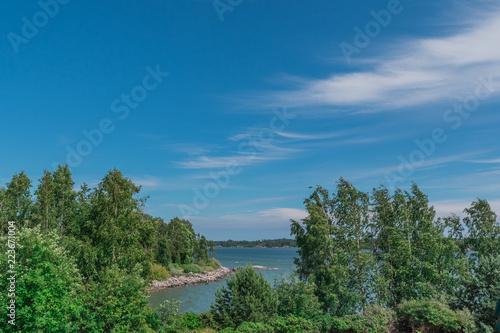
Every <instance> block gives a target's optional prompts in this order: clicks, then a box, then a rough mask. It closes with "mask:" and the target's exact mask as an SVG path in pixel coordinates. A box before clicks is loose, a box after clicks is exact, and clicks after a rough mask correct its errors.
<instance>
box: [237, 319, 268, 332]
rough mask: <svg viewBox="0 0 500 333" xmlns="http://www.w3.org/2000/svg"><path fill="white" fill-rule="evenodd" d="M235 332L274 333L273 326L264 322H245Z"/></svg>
mask: <svg viewBox="0 0 500 333" xmlns="http://www.w3.org/2000/svg"><path fill="white" fill-rule="evenodd" d="M235 332H238V333H274V330H273V328H272V327H271V326H269V325H267V324H263V323H251V322H244V323H243V324H241V325H240V326H238V328H237V329H236V331H235Z"/></svg>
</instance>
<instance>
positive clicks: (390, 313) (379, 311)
mask: <svg viewBox="0 0 500 333" xmlns="http://www.w3.org/2000/svg"><path fill="white" fill-rule="evenodd" d="M364 314H365V316H369V317H374V316H379V317H380V318H381V319H382V322H383V323H384V324H386V325H387V324H388V323H394V322H396V320H397V316H396V311H394V310H393V309H386V308H384V307H383V306H381V305H378V304H370V305H368V306H367V307H366V308H365V311H364Z"/></svg>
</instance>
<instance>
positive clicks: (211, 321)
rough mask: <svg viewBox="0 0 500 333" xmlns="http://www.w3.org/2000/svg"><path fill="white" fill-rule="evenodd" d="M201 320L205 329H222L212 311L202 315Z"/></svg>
mask: <svg viewBox="0 0 500 333" xmlns="http://www.w3.org/2000/svg"><path fill="white" fill-rule="evenodd" d="M200 320H201V322H202V324H203V327H208V328H213V329H220V327H219V324H218V323H217V322H216V321H215V318H214V314H213V313H212V312H210V311H208V312H203V313H202V314H200Z"/></svg>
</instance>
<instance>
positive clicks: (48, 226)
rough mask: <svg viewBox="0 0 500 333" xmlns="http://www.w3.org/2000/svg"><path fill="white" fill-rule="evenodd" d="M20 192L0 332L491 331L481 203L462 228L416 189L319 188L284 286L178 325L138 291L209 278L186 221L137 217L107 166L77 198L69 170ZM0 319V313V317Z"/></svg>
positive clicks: (493, 296)
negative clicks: (193, 276)
mask: <svg viewBox="0 0 500 333" xmlns="http://www.w3.org/2000/svg"><path fill="white" fill-rule="evenodd" d="M31 187H32V183H31V180H30V179H29V178H28V177H27V176H26V174H25V173H24V172H21V173H20V174H16V175H14V177H13V178H12V180H11V181H10V182H9V183H8V184H7V185H6V187H5V188H2V187H0V237H1V239H0V246H1V247H2V248H1V249H0V250H1V252H0V270H1V272H2V279H0V288H1V289H2V290H8V288H9V285H10V283H11V281H10V280H7V279H6V278H5V275H4V274H5V273H4V272H7V271H8V270H9V267H8V258H7V256H8V253H12V252H8V251H9V250H12V247H9V246H8V244H9V243H8V242H7V237H8V235H10V234H12V232H13V231H14V232H15V236H16V247H15V256H16V270H17V274H16V290H15V293H16V298H15V301H16V309H17V312H16V325H15V326H12V325H3V326H2V332H190V331H191V332H193V331H199V332H225V333H231V332H270V333H282V332H283V333H284V332H290V333H295V332H325V333H327V332H346V333H348V332H349V333H351V332H359V333H361V332H388V331H392V332H485V333H487V332H488V333H489V332H493V331H494V325H495V320H496V319H495V317H494V307H495V302H496V301H497V300H500V280H499V278H498V277H499V276H500V255H499V253H500V225H499V224H498V222H497V217H496V215H495V213H494V212H493V211H491V208H490V206H489V204H488V202H487V201H486V200H481V199H478V200H477V201H475V202H473V203H472V205H471V207H470V208H467V209H465V211H464V213H465V217H464V218H463V219H460V218H459V217H457V216H454V215H453V216H450V217H448V218H444V219H440V218H435V212H434V209H433V207H432V206H429V202H428V199H427V196H426V195H425V194H423V193H422V192H421V191H420V189H419V188H418V187H417V186H416V185H414V186H413V187H412V188H411V191H409V192H407V191H402V190H399V189H397V190H396V191H395V192H394V193H390V192H389V190H388V189H386V188H384V187H380V188H377V189H374V190H373V192H372V193H364V192H361V191H359V190H357V189H356V188H354V187H353V186H352V184H350V183H349V182H347V181H346V180H344V179H340V181H339V183H338V186H337V188H336V191H335V192H334V193H331V194H330V193H329V192H328V190H326V189H324V188H322V187H317V188H316V189H314V191H313V193H312V194H311V196H310V197H309V198H307V199H306V200H305V202H304V203H305V206H306V209H307V212H308V213H309V214H308V217H306V218H305V219H304V220H303V221H292V223H291V234H292V235H293V236H295V240H296V245H297V247H298V248H299V250H298V253H299V257H298V258H296V265H297V272H296V275H295V276H292V277H287V278H285V277H283V278H282V279H281V280H277V281H275V283H274V285H273V286H272V285H271V283H270V282H269V281H267V280H266V279H264V278H263V276H262V273H257V272H256V271H255V270H254V269H253V268H252V267H247V268H246V269H243V270H239V271H237V272H236V274H235V275H234V276H232V277H231V278H229V279H228V280H227V281H226V284H225V285H224V286H223V287H222V288H221V289H220V290H219V291H218V292H217V294H216V299H215V302H214V303H213V304H212V306H211V310H210V311H209V312H206V313H203V314H194V313H187V314H179V312H178V310H177V306H178V304H177V303H176V302H168V301H166V302H165V303H164V304H162V305H161V306H160V307H159V308H158V309H157V310H153V309H152V308H151V307H150V306H149V305H148V302H147V292H146V288H147V284H148V282H149V281H150V280H151V279H164V278H167V277H169V276H170V275H172V274H183V272H201V271H204V270H211V269H214V268H216V267H218V263H217V261H216V260H215V258H214V254H215V252H214V247H215V243H214V242H209V241H207V239H206V238H205V237H204V236H202V235H199V234H196V233H195V231H194V230H193V226H192V224H191V223H190V222H189V221H187V220H182V219H179V218H173V219H172V220H170V221H169V223H165V222H164V221H163V220H162V219H161V218H157V217H152V216H149V215H147V214H145V213H144V212H143V207H144V204H145V200H146V198H137V195H138V194H139V192H140V187H137V186H136V185H134V184H133V183H132V181H131V180H130V179H128V178H126V177H123V175H122V174H121V173H120V172H119V171H118V170H116V169H114V170H111V171H110V172H109V173H108V174H107V175H106V176H105V177H104V178H103V180H102V181H101V182H100V183H99V184H98V185H97V186H96V187H95V188H93V189H90V188H89V187H88V186H87V185H86V184H84V185H82V186H81V188H80V189H79V190H78V191H75V190H74V188H73V187H74V182H73V181H72V179H71V174H70V172H69V169H68V167H67V166H59V168H58V169H57V170H56V171H54V172H53V173H51V172H49V171H45V172H44V175H43V177H42V178H41V179H40V181H39V184H38V186H37V188H36V190H35V191H34V193H33V194H34V195H32V193H31ZM278 241H283V242H284V244H290V243H287V241H288V240H278ZM261 242H264V241H261ZM267 244H279V243H273V242H271V243H267ZM277 246H279V245H277ZM208 248H211V250H210V251H209V250H208ZM471 250H472V251H473V252H470V251H471ZM8 301H9V298H8V297H7V293H5V292H2V293H0V304H7V303H8ZM7 313H8V308H7V307H6V306H2V307H0V316H1V317H2V320H5V318H8V317H7Z"/></svg>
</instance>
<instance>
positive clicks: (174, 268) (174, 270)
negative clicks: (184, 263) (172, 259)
mask: <svg viewBox="0 0 500 333" xmlns="http://www.w3.org/2000/svg"><path fill="white" fill-rule="evenodd" d="M168 271H169V272H170V274H171V275H172V276H175V275H180V274H182V271H183V270H182V269H181V266H179V265H178V264H173V263H171V264H169V265H168Z"/></svg>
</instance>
